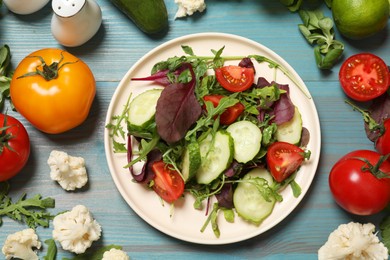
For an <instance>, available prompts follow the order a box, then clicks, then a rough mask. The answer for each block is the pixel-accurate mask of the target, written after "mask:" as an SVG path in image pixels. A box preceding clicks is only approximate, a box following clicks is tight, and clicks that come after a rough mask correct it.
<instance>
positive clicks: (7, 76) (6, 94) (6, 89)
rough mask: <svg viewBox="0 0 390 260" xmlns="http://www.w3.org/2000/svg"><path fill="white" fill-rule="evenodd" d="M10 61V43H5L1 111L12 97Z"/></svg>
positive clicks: (0, 68)
mask: <svg viewBox="0 0 390 260" xmlns="http://www.w3.org/2000/svg"><path fill="white" fill-rule="evenodd" d="M0 4H1V2H0ZM10 61H11V51H10V48H9V47H8V45H4V46H2V47H1V48H0V111H1V110H2V108H3V106H4V102H5V100H6V99H10V83H11V78H12V72H11V71H10Z"/></svg>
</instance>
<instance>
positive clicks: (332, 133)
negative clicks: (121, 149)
mask: <svg viewBox="0 0 390 260" xmlns="http://www.w3.org/2000/svg"><path fill="white" fill-rule="evenodd" d="M97 2H98V4H99V5H100V7H101V9H102V12H103V24H102V26H101V28H100V30H99V31H98V33H97V35H95V37H94V38H92V39H91V40H90V41H89V42H87V43H86V44H84V45H83V46H81V47H76V48H66V49H67V50H68V51H69V52H71V53H72V54H74V55H76V56H78V57H80V58H81V59H83V60H84V61H85V62H86V63H87V64H88V65H89V66H90V68H91V69H92V71H93V73H94V75H95V77H96V80H97V95H96V98H95V101H94V104H93V107H92V111H91V113H90V115H89V117H88V119H87V120H86V122H85V123H84V124H83V125H82V126H81V127H78V128H76V129H74V130H72V131H69V132H67V133H64V134H60V135H47V134H44V133H42V132H40V131H38V130H36V129H35V128H34V127H32V126H31V125H30V124H29V123H28V122H27V121H26V120H25V119H23V118H22V117H21V116H20V115H19V114H17V113H16V112H13V111H9V113H10V115H13V116H15V117H17V118H19V119H20V120H21V121H22V122H23V123H24V124H25V125H26V128H27V131H28V132H29V135H30V139H31V145H32V151H31V157H30V159H29V161H28V164H27V166H26V167H25V168H24V169H23V171H22V172H21V173H20V174H19V175H18V176H17V177H16V178H14V179H12V180H11V181H10V184H11V187H12V190H11V192H10V195H11V196H13V197H15V198H16V197H17V196H18V195H19V194H21V193H22V192H27V194H29V195H32V194H36V193H40V194H42V195H43V196H44V197H48V196H51V197H54V198H55V199H56V208H55V209H53V211H52V212H55V213H56V212H60V211H63V210H68V209H71V208H72V207H73V206H74V205H76V204H84V205H86V206H87V207H88V208H89V209H90V210H91V212H92V213H93V215H94V217H95V218H96V219H97V221H98V222H99V223H100V224H101V225H102V228H103V235H102V238H101V239H100V240H99V241H98V242H96V243H94V244H93V246H94V247H95V248H98V247H100V246H102V245H109V244H117V245H121V246H123V249H124V250H125V251H126V252H127V253H128V255H129V256H130V257H131V258H132V259H162V258H164V259H200V258H203V259H222V258H223V259H226V260H228V259H316V258H317V251H318V249H319V248H320V247H321V246H322V245H323V244H324V243H325V241H326V240H327V237H328V235H329V233H330V232H331V231H333V230H334V229H335V228H337V226H338V225H340V224H343V223H348V222H350V221H361V222H363V223H365V222H372V223H374V224H376V225H377V224H378V223H379V220H380V219H381V218H382V217H383V215H381V214H378V215H376V216H371V217H356V216H352V215H350V214H347V213H346V212H344V211H343V210H341V209H340V208H339V207H338V206H337V205H336V204H335V203H334V201H333V199H332V197H331V194H330V191H329V186H328V174H329V171H330V169H331V167H332V165H333V164H334V163H335V162H336V160H337V159H338V158H339V157H341V156H342V155H344V154H345V153H347V152H349V151H352V150H356V149H373V144H372V143H371V142H370V141H368V140H367V138H366V136H365V133H364V130H363V122H362V119H361V116H360V114H358V113H357V112H354V111H352V109H351V108H350V107H349V106H348V105H346V104H345V103H344V99H345V96H344V94H343V92H342V90H341V89H340V86H339V83H338V70H339V67H340V64H337V65H336V66H335V67H334V68H333V70H331V71H321V70H319V69H317V67H316V65H315V62H314V56H313V48H312V46H310V45H309V44H307V42H306V41H305V39H304V38H303V37H302V35H301V34H300V32H299V31H298V27H297V25H298V24H299V23H300V22H301V21H300V18H299V16H298V14H296V13H290V12H289V11H288V10H287V9H286V8H285V7H284V6H282V5H281V4H280V3H279V1H271V0H226V1H220V0H207V1H206V3H207V11H205V12H204V13H202V14H197V15H194V16H192V17H189V18H186V19H180V20H174V16H175V13H176V10H177V6H176V4H175V3H174V0H166V5H167V9H168V13H169V22H170V28H169V31H168V32H167V34H166V35H164V36H163V37H160V38H152V37H149V36H147V35H145V34H144V33H142V32H141V31H140V30H138V28H137V27H136V26H135V25H134V24H133V23H132V22H131V21H130V20H129V19H128V18H126V17H125V16H124V15H123V14H122V13H120V12H119V11H118V10H117V9H116V8H115V7H114V6H113V5H112V4H111V3H110V2H109V1H108V0H98V1H97ZM321 8H322V9H323V10H324V12H325V13H326V14H327V15H330V13H329V10H328V9H327V8H326V7H325V5H322V6H321ZM51 16H52V10H51V6H50V5H47V6H46V7H45V8H44V9H42V10H40V11H39V12H37V13H35V14H32V15H26V16H20V15H15V14H13V13H11V12H9V11H8V10H7V9H6V7H5V6H3V7H2V8H1V9H0V45H3V44H8V45H9V46H10V48H11V51H12V64H13V66H14V67H15V66H16V65H17V64H18V63H19V62H20V61H21V59H22V58H23V57H25V56H26V55H28V54H29V53H31V52H33V51H35V50H38V49H41V48H45V47H59V48H64V47H62V46H61V45H59V44H58V43H57V42H56V40H55V39H54V38H53V37H52V34H51V32H50V21H51ZM210 31H215V32H224V33H232V34H237V35H240V36H243V37H247V38H249V39H251V40H254V41H257V42H259V43H261V44H263V45H265V46H267V47H268V48H270V49H272V50H273V51H275V52H276V53H277V54H279V55H280V56H281V57H282V58H284V59H285V60H286V61H287V62H288V63H289V64H290V65H291V66H292V67H293V68H295V70H296V71H297V73H298V74H299V75H300V76H301V77H302V79H303V80H304V82H305V83H306V85H307V86H308V88H309V90H310V92H311V94H312V96H313V99H314V102H315V104H316V107H317V110H318V113H319V117H320V122H321V131H322V137H321V138H322V149H321V158H320V163H319V166H318V170H317V173H316V176H315V179H314V181H313V183H312V186H311V188H310V190H309V192H308V193H307V195H306V196H305V198H304V199H303V201H302V202H301V203H300V204H299V206H298V207H297V208H296V209H295V210H294V211H293V212H292V214H291V215H289V216H288V217H287V218H286V219H284V220H283V221H282V222H281V223H280V224H278V225H277V226H276V227H274V228H272V229H271V230H269V231H267V232H266V233H264V234H261V235H259V236H257V237H254V238H252V239H249V240H247V241H243V242H239V243H236V244H230V245H221V246H206V245H197V244H191V243H187V242H183V241H180V240H177V239H175V238H172V237H169V236H167V235H165V234H163V233H161V232H160V231H158V230H156V229H154V228H153V227H151V226H150V225H149V224H147V223H146V222H144V221H143V220H142V219H141V218H140V217H138V215H136V214H135V213H134V212H133V210H132V209H131V208H130V207H129V206H128V205H127V204H126V202H125V201H124V200H123V199H122V197H121V195H120V193H119V192H118V190H117V189H116V187H115V185H114V182H113V181H112V178H111V175H110V172H109V169H108V166H107V162H106V157H105V152H104V142H103V132H104V128H105V116H106V111H107V109H108V105H109V102H110V100H111V97H112V95H113V93H114V91H115V89H116V87H117V85H118V82H119V81H120V80H121V79H122V77H123V76H124V75H125V73H126V72H127V71H128V69H129V68H130V67H131V66H132V65H133V64H134V63H135V62H136V61H137V60H138V59H140V58H141V57H142V56H143V55H144V54H146V53H147V52H148V51H150V50H151V49H153V48H154V47H156V46H158V45H160V44H162V43H164V42H166V41H168V40H171V39H174V38H176V37H179V36H183V35H187V34H191V33H199V32H210ZM389 35H390V28H387V29H386V30H385V31H384V32H383V33H381V34H380V35H377V36H376V37H374V38H371V39H369V40H366V41H348V40H346V39H344V38H342V37H341V36H340V35H339V34H337V35H336V37H337V38H338V39H339V40H341V41H343V42H344V43H345V52H344V55H345V56H349V55H352V54H354V53H358V52H367V51H368V52H372V53H375V54H376V55H378V56H381V57H382V58H383V59H384V60H385V61H386V62H387V63H388V64H390V48H389V46H390V37H389ZM53 149H58V150H63V151H66V152H68V153H69V154H71V155H78V156H82V157H84V158H85V160H86V163H87V167H88V174H89V178H90V181H89V185H88V187H87V188H86V189H83V190H81V191H77V192H66V191H64V190H62V189H61V188H60V187H59V186H58V185H56V184H55V183H53V181H51V179H50V176H49V172H50V170H49V168H48V165H47V163H46V161H47V159H48V156H49V153H50V152H51V150H53ZM25 227H26V226H25V225H22V224H19V223H16V222H14V221H12V220H10V219H7V218H4V223H3V225H2V226H1V227H0V245H1V246H2V245H3V242H4V241H5V238H6V237H7V235H8V234H10V233H14V232H16V231H19V230H21V229H24V228H25ZM51 230H52V229H51V227H50V228H46V229H44V228H38V229H37V233H38V235H39V237H40V240H41V241H44V240H45V239H48V238H50V237H51ZM39 255H40V256H41V257H42V256H43V255H45V249H44V250H43V252H40V254H39ZM65 256H67V257H69V256H71V254H69V253H67V252H65V251H63V250H62V249H59V254H58V258H57V259H61V257H65ZM2 257H3V256H2V255H1V256H0V259H1V258H2Z"/></svg>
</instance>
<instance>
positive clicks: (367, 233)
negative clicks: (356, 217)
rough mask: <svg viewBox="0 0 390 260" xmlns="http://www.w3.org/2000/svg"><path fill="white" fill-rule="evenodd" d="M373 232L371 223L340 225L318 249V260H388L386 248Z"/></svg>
mask: <svg viewBox="0 0 390 260" xmlns="http://www.w3.org/2000/svg"><path fill="white" fill-rule="evenodd" d="M374 232H375V226H374V225H373V224H371V223H368V224H360V223H355V222H350V223H348V224H342V225H340V226H339V227H338V228H337V229H336V230H335V231H333V232H332V233H331V234H330V235H329V238H328V241H327V242H326V243H325V244H324V245H323V246H322V247H321V248H320V249H319V251H318V259H319V260H325V259H332V260H338V259H340V260H341V259H348V260H358V259H376V260H380V259H388V256H389V255H388V250H387V248H386V247H385V246H384V244H383V243H381V242H380V240H379V238H378V237H377V236H376V234H375V233H374Z"/></svg>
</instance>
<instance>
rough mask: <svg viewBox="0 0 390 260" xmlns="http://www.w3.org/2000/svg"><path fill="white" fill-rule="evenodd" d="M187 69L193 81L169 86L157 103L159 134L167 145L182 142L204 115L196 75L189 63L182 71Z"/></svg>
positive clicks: (184, 65) (183, 66)
mask: <svg viewBox="0 0 390 260" xmlns="http://www.w3.org/2000/svg"><path fill="white" fill-rule="evenodd" d="M186 69H189V71H190V73H191V77H192V79H191V81H190V82H188V83H172V84H169V85H168V86H166V87H165V88H164V90H163V91H162V92H161V96H160V98H159V99H158V101H157V106H156V125H157V132H158V134H159V135H160V137H161V138H162V139H163V140H164V141H166V142H167V143H175V142H177V141H179V140H181V139H182V138H183V137H184V136H185V134H186V132H187V131H188V129H189V128H190V127H191V126H192V125H193V124H194V123H195V122H196V120H198V118H199V117H200V115H201V113H202V107H201V105H200V104H199V102H198V100H197V99H196V96H195V93H194V90H195V86H196V79H195V73H194V71H193V69H192V66H191V64H189V63H185V64H183V65H182V67H181V68H180V70H181V71H184V70H186Z"/></svg>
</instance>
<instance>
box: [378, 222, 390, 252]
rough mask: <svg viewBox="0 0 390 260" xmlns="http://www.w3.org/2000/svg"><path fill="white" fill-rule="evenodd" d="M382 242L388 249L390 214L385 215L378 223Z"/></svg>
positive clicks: (389, 244)
mask: <svg viewBox="0 0 390 260" xmlns="http://www.w3.org/2000/svg"><path fill="white" fill-rule="evenodd" d="M379 229H380V230H381V236H382V242H383V244H384V245H385V246H386V247H387V248H388V249H389V251H390V216H387V217H385V218H384V219H383V220H382V221H381V223H380V224H379Z"/></svg>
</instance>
